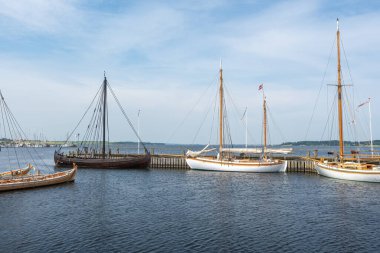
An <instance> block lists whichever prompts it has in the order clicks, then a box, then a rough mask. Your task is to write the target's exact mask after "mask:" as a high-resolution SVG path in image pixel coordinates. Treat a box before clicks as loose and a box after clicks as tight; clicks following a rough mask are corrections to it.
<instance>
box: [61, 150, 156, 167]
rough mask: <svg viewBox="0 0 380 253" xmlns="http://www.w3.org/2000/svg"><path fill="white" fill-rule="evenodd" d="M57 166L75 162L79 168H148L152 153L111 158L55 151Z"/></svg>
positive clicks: (71, 164) (66, 165)
mask: <svg viewBox="0 0 380 253" xmlns="http://www.w3.org/2000/svg"><path fill="white" fill-rule="evenodd" d="M54 162H55V164H56V166H61V167H68V166H73V163H75V164H76V165H77V166H78V167H79V168H103V169H104V168H112V169H135V168H147V167H149V165H150V154H149V153H146V154H145V155H119V156H114V157H111V158H107V157H105V158H101V157H96V158H91V157H85V156H75V155H71V156H70V155H66V154H63V153H58V152H55V153H54Z"/></svg>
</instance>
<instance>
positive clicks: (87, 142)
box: [54, 74, 150, 169]
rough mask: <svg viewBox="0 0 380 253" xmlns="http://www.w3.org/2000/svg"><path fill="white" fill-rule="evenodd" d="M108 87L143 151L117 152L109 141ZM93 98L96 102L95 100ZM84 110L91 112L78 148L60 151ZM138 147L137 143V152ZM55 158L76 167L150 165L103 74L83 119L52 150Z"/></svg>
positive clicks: (63, 164) (58, 163)
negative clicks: (133, 152)
mask: <svg viewBox="0 0 380 253" xmlns="http://www.w3.org/2000/svg"><path fill="white" fill-rule="evenodd" d="M108 91H110V92H111V94H112V96H113V98H114V100H115V101H116V103H117V105H118V107H119V109H120V111H121V112H122V114H123V116H124V118H125V119H126V120H127V122H128V124H129V126H130V127H131V129H132V131H133V133H134V134H135V135H136V137H137V138H138V141H139V144H140V143H141V144H142V146H143V148H144V154H143V155H139V154H127V153H125V154H120V153H119V148H117V151H116V152H115V151H113V152H112V148H115V147H114V146H112V145H111V144H110V141H109V139H110V135H109V133H110V130H109V124H108V123H109V122H108V105H107V101H108V98H107V92H108ZM94 101H95V102H94ZM87 112H93V113H92V115H91V117H89V119H90V122H89V124H88V125H87V127H86V131H85V133H84V134H82V136H83V137H82V138H83V139H82V141H80V142H79V136H80V134H79V133H78V135H77V136H78V140H77V149H76V150H75V151H73V150H71V151H68V152H67V153H65V152H63V150H62V147H63V146H64V145H65V144H67V142H68V140H69V139H70V137H71V136H72V135H73V133H74V132H75V131H76V129H77V128H78V126H79V125H80V123H81V122H82V120H83V119H84V118H85V116H86V115H87ZM139 152H140V148H139V146H138V153H139ZM54 162H55V164H56V166H72V165H73V163H75V164H76V165H77V166H78V168H103V169H105V168H112V169H135V168H147V167H149V165H150V153H149V151H148V150H147V148H146V147H145V145H144V143H143V142H142V140H141V138H140V136H139V134H138V131H136V130H135V128H134V127H133V125H132V122H131V120H130V119H129V118H128V116H127V114H126V112H125V110H124V108H123V107H122V106H121V104H120V101H119V100H118V99H117V97H116V95H115V93H114V92H113V90H112V89H111V87H110V86H109V84H108V81H107V78H106V76H105V74H104V80H103V83H102V86H101V87H100V88H99V90H98V92H97V93H96V95H95V97H94V99H93V100H92V102H91V104H90V106H89V107H88V108H87V110H86V111H85V113H84V115H83V116H82V119H81V120H80V121H79V123H78V124H77V126H76V127H75V129H74V130H73V131H72V132H71V134H70V135H69V136H68V138H67V140H66V141H65V143H64V144H63V145H62V146H61V147H60V148H59V149H58V150H56V151H55V153H54Z"/></svg>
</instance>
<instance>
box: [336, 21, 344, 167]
mask: <svg viewBox="0 0 380 253" xmlns="http://www.w3.org/2000/svg"><path fill="white" fill-rule="evenodd" d="M336 24H337V31H336V43H337V51H338V124H339V156H340V159H343V156H344V145H343V144H344V141H343V111H342V80H341V76H340V74H341V66H340V32H339V19H337V20H336Z"/></svg>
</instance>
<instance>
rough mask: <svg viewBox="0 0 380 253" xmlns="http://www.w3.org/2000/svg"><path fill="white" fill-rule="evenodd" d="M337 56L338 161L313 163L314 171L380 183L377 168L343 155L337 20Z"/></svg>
mask: <svg viewBox="0 0 380 253" xmlns="http://www.w3.org/2000/svg"><path fill="white" fill-rule="evenodd" d="M336 36H337V55H338V85H337V88H338V125H339V161H333V162H329V161H323V160H317V161H315V169H316V170H317V172H318V174H319V175H322V176H326V177H331V178H337V179H344V180H352V181H366V182H380V169H379V167H377V166H375V165H373V164H368V163H360V162H359V161H357V162H354V161H352V160H351V161H349V160H348V159H346V157H345V155H344V140H343V108H342V80H341V65H340V31H339V20H337V32H336Z"/></svg>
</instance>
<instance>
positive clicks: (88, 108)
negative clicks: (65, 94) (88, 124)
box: [58, 87, 102, 152]
mask: <svg viewBox="0 0 380 253" xmlns="http://www.w3.org/2000/svg"><path fill="white" fill-rule="evenodd" d="M101 88H102V87H100V88H99V89H98V91H97V92H96V94H95V96H94V98H93V99H92V101H91V103H90V105H89V106H88V107H87V109H86V111H85V112H84V114H83V115H82V118H81V119H80V120H79V122H78V124H77V125H76V126H75V128H74V130H73V131H72V132H71V133H70V135H69V136H68V137H67V139H66V141H65V142H64V143H63V144H62V145H61V146H60V147H59V149H58V152H59V151H60V150H61V149H62V146H63V145H64V144H66V143H67V142H68V141H69V139H70V138H71V136H72V135H73V134H74V132H75V131H76V130H77V128H78V127H79V125H80V123H81V122H82V120H83V119H84V117H85V116H86V114H87V112H88V110H90V108H91V107H92V104H93V103H94V101H95V99H96V97H97V96H98V93H99V91H100V90H101Z"/></svg>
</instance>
